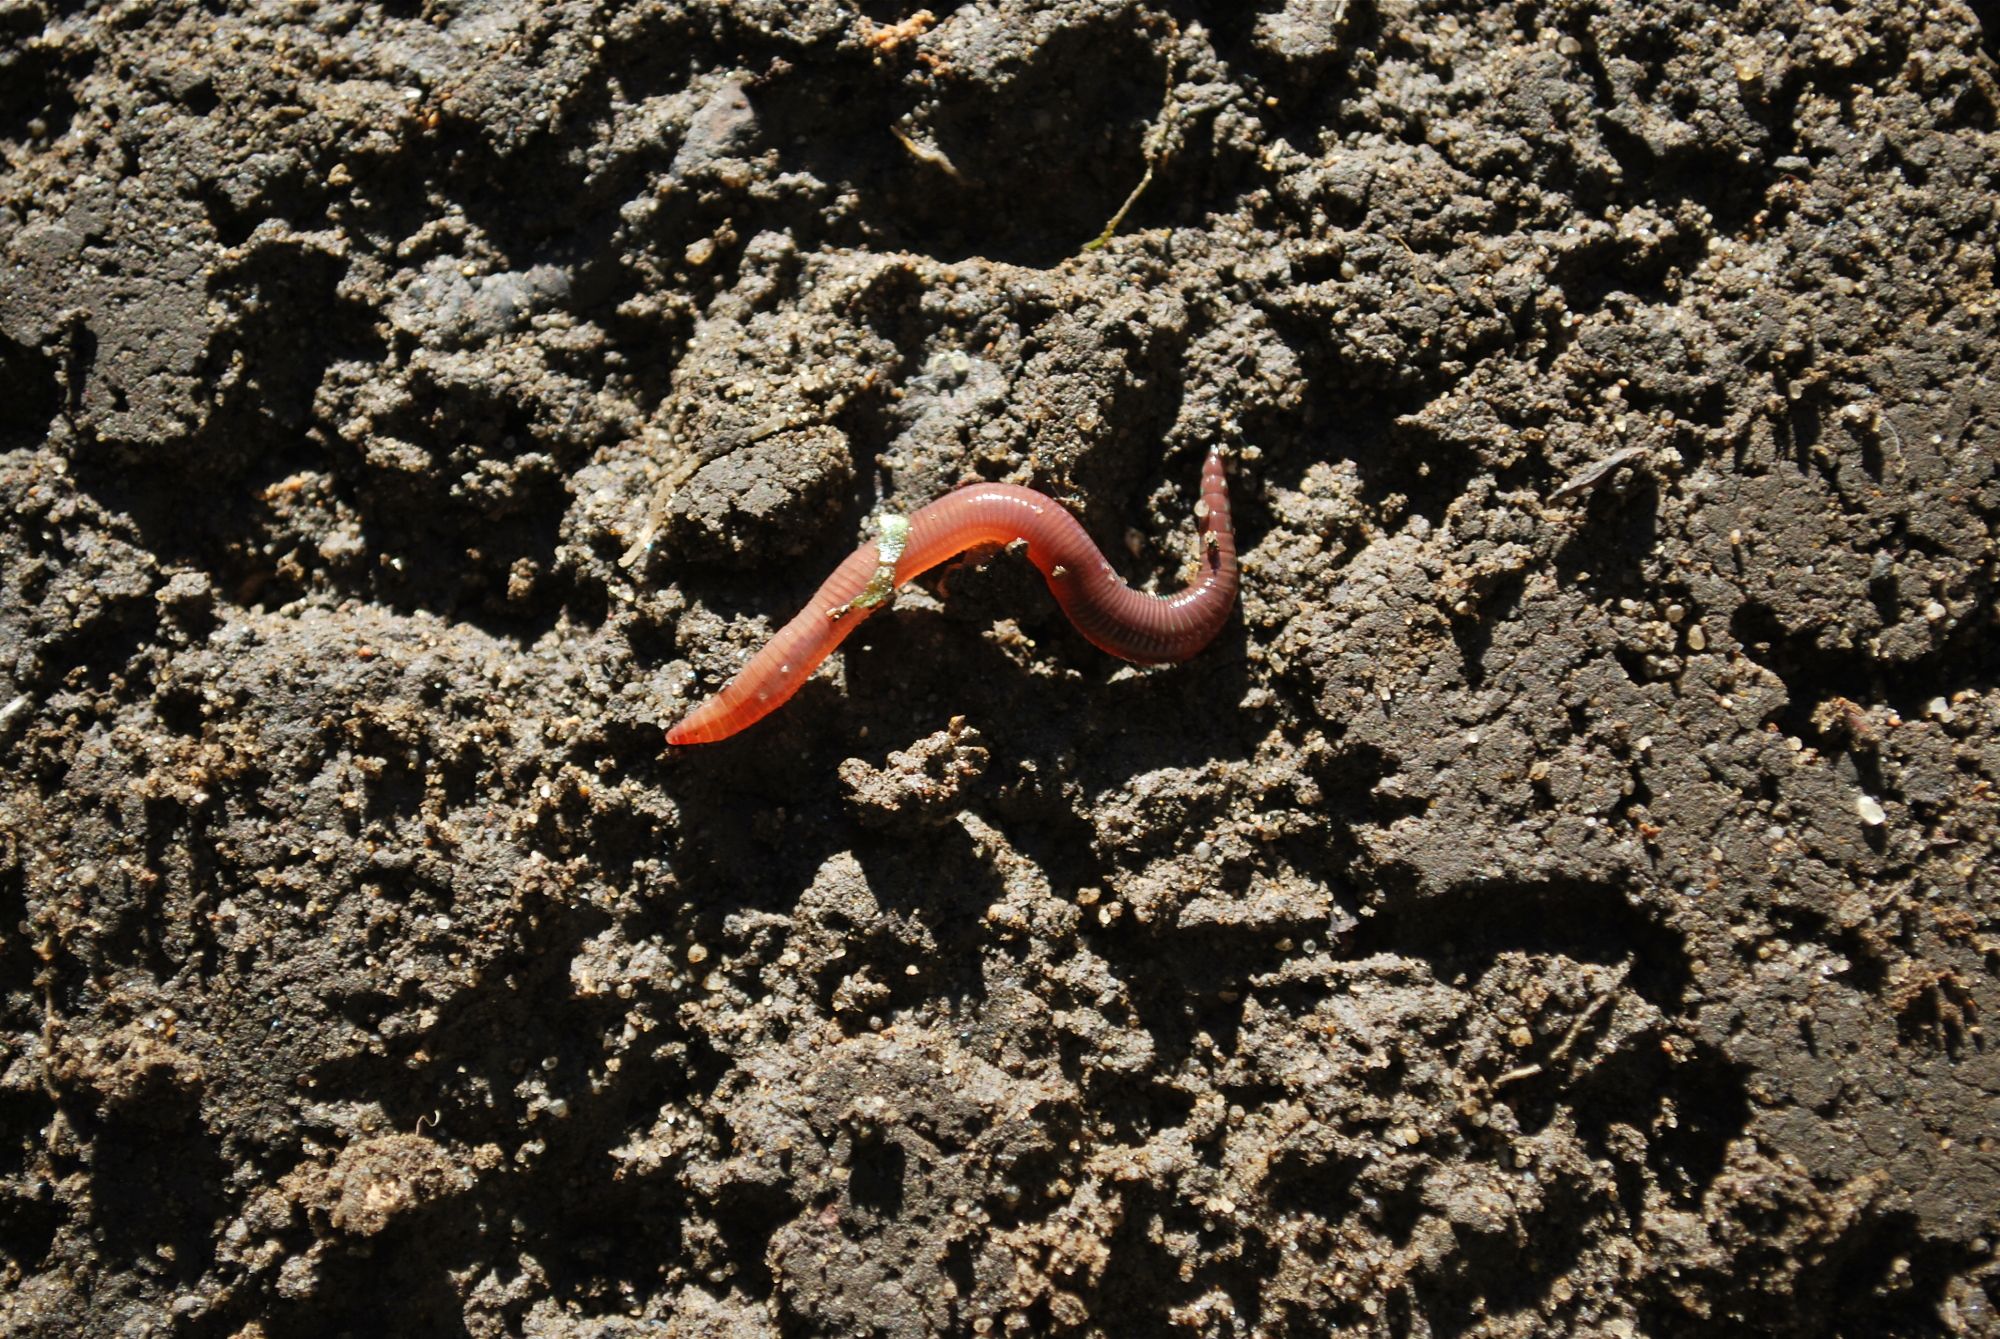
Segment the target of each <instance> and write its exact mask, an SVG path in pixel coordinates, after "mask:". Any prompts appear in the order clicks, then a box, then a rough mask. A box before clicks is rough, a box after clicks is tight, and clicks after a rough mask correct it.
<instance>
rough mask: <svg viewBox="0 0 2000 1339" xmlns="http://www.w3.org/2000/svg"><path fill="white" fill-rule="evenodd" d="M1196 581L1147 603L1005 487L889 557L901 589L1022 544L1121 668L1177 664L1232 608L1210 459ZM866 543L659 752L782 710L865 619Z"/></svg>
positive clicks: (1226, 535)
mask: <svg viewBox="0 0 2000 1339" xmlns="http://www.w3.org/2000/svg"><path fill="white" fill-rule="evenodd" d="M1195 515H1196V516H1197V518H1199V519H1200V521H1201V527H1202V563H1201V569H1202V570H1201V576H1200V577H1199V578H1198V579H1197V580H1196V581H1195V582H1194V583H1193V584H1192V585H1190V586H1189V587H1188V588H1187V589H1185V590H1182V591H1179V592H1177V593H1176V594H1173V595H1149V594H1147V593H1146V592H1145V591H1139V590H1134V589H1132V588H1131V587H1130V586H1128V585H1126V584H1125V583H1124V582H1123V581H1121V580H1120V579H1119V577H1118V573H1117V572H1115V571H1113V570H1112V567H1111V564H1110V563H1108V562H1106V561H1105V558H1104V554H1103V553H1102V552H1101V551H1100V550H1099V549H1098V547H1097V546H1096V545H1095V544H1093V543H1091V542H1090V536H1089V535H1088V534H1086V533H1084V529H1083V526H1081V525H1080V524H1078V523H1077V519H1076V517H1074V516H1072V515H1070V514H1069V512H1068V511H1067V510H1066V509H1065V508H1064V507H1063V505H1062V504H1061V503H1059V502H1057V501H1056V500H1055V499H1053V498H1051V497H1048V496H1046V495H1044V494H1041V493H1037V492H1036V491H1035V490H1033V489H1032V488H1019V487H1016V486H1015V485H1013V484H973V485H971V486H969V487H966V488H960V489H958V490H956V491H955V492H951V493H947V494H946V495H945V496H943V497H941V498H939V499H938V500H937V501H936V502H933V503H931V504H930V505H929V506H927V507H924V508H922V509H920V510H919V511H917V512H916V513H915V514H914V515H912V516H911V517H910V518H909V521H910V528H909V534H908V537H907V540H906V542H905V544H904V547H903V552H902V554H901V556H900V557H899V558H898V559H897V560H896V572H895V584H896V585H897V586H903V585H906V584H907V583H909V582H911V581H914V580H915V579H916V578H917V577H919V576H921V575H922V574H923V573H925V572H928V571H929V570H930V569H931V568H933V567H936V566H937V565H938V564H939V563H943V562H947V561H949V560H950V559H952V558H955V557H957V556H958V555H959V554H961V553H964V552H965V551H966V550H967V549H974V548H979V547H981V546H982V545H993V544H1011V543H1013V542H1014V541H1015V540H1017V539H1019V540H1026V541H1027V544H1028V561H1029V562H1032V563H1033V564H1034V565H1035V566H1036V567H1038V568H1040V569H1041V573H1042V576H1043V577H1045V578H1046V579H1047V580H1048V583H1049V589H1050V590H1051V591H1052V592H1054V594H1055V597H1056V603H1058V604H1060V605H1061V606H1062V608H1063V612H1064V613H1066V614H1068V615H1069V621H1070V622H1071V623H1074V624H1075V625H1076V630H1077V631H1078V632H1080V633H1082V634H1083V635H1084V636H1085V637H1087V638H1089V639H1090V641H1091V642H1093V643H1094V644H1096V645H1097V646H1099V647H1101V648H1102V649H1104V650H1106V651H1109V652H1110V653H1111V654H1112V655H1114V656H1118V657H1120V658H1121V659H1124V660H1133V661H1137V662H1139V663H1140V664H1143V665H1158V664H1164V663H1167V662H1169V661H1176V660H1186V659H1187V658H1188V657H1189V656H1191V655H1193V654H1195V652H1197V651H1199V650H1201V649H1202V648H1203V647H1204V646H1207V645H1208V644H1209V642H1211V641H1213V640H1214V638H1215V634H1216V633H1217V632H1219V631H1221V630H1222V625H1223V623H1225V622H1226V621H1227V620H1228V618H1229V611H1230V609H1231V608H1232V607H1233V606H1234V605H1235V603H1236V585H1237V572H1236V532H1235V530H1234V529H1233V528H1232V527H1231V525H1230V520H1229V489H1228V485H1227V483H1226V482H1225V481H1224V479H1223V473H1222V457H1221V456H1220V455H1218V454H1217V453H1215V452H1213V451H1211V452H1210V453H1209V455H1208V459H1207V460H1206V461H1204V462H1203V464H1202V469H1201V502H1200V504H1199V505H1198V506H1197V507H1196V508H1195ZM880 552H881V551H880V549H879V547H878V546H877V544H876V542H875V541H873V540H871V541H869V542H868V543H866V544H863V545H862V546H861V547H860V548H858V549H856V550H855V551H854V552H853V553H851V554H849V555H848V556H847V559H846V561H844V562H842V563H841V564H840V566H839V567H836V568H835V569H834V570H833V575H832V576H830V577H828V578H827V579H826V584H825V585H823V586H821V587H820V588H819V593H818V594H816V595H814V596H813V598H812V600H811V602H810V603H808V604H807V605H806V607H805V609H804V610H803V611H802V612H801V613H800V614H799V615H798V617H796V618H794V619H793V620H792V621H791V622H789V623H787V624H786V625H785V626H784V627H783V628H780V629H779V630H778V635H777V636H775V637H773V638H772V639H771V640H770V642H769V644H767V645H766V646H765V647H764V649H763V650H761V651H759V652H758V653H757V654H756V656H755V657H754V658H753V659H752V660H751V661H750V663H749V664H747V665H745V666H744V667H743V670H742V672H741V673H739V674H738V675H737V676H736V677H735V678H734V679H731V680H730V681H729V683H728V684H727V685H725V686H724V687H723V689H722V691H721V692H719V693H717V694H715V695H714V696H713V697H711V698H709V699H708V700H707V701H705V702H703V703H702V704H701V705H700V706H698V707H696V708H695V709H694V710H693V711H692V712H690V713H689V714H688V716H687V717H686V719H684V720H682V721H681V723H680V724H678V725H676V726H674V728H673V729H671V730H669V731H667V742H668V743H669V744H707V743H711V742H713V741H715V740H718V739H723V738H726V737H728V736H729V735H733V734H735V733H736V732H737V731H738V730H741V729H743V728H744V727H745V726H747V725H750V724H751V723H753V722H755V721H758V720H761V719H763V718H764V717H765V716H767V715H769V714H770V713H771V712H773V711H775V710H777V709H778V708H779V707H780V706H782V705H784V703H785V701H786V699H788V698H790V697H791V695H792V694H793V693H796V692H798V690H799V687H800V685H802V684H804V683H805V681H806V680H807V679H808V678H810V677H811V676H812V672H813V671H814V670H815V669H817V668H819V664H820V662H821V661H823V660H825V659H826V658H827V656H828V655H829V654H831V653H832V651H833V649H834V648H835V647H836V646H839V645H840V643H841V642H842V641H843V640H845V639H846V637H847V635H848V634H849V633H851V632H853V631H854V630H855V629H856V628H858V627H860V626H861V623H862V620H863V619H865V618H867V617H868V615H870V614H872V613H873V612H875V606H872V605H866V604H862V605H857V604H855V603H854V601H855V599H856V597H857V596H859V595H861V594H862V592H863V591H864V590H866V589H867V587H868V584H869V579H870V578H871V577H873V576H874V575H875V573H876V568H877V567H878V566H879V565H880V564H881V558H880Z"/></svg>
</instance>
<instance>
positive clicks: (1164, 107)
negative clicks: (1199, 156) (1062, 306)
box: [1083, 19, 1181, 251]
mask: <svg viewBox="0 0 2000 1339" xmlns="http://www.w3.org/2000/svg"><path fill="white" fill-rule="evenodd" d="M1167 24H1168V26H1169V27H1170V28H1171V29H1172V32H1173V37H1174V39H1175V40H1179V38H1180V35H1181V29H1180V25H1179V24H1178V23H1175V22H1174V21H1173V20H1172V19H1169V20H1167ZM1174 55H1175V53H1174V48H1173V47H1172V46H1169V47H1168V48H1167V90H1166V94H1165V96H1164V98H1163V99H1162V101H1161V105H1160V119H1159V120H1158V121H1156V122H1154V123H1153V128H1152V129H1150V130H1148V131H1147V132H1146V142H1145V145H1144V150H1143V151H1144V153H1145V155H1146V170H1145V171H1144V172H1142V173H1141V174H1140V175H1139V184H1138V185H1137V186H1134V187H1133V188H1132V193H1131V194H1130V195H1128V196H1126V197H1125V203H1124V204H1122V205H1120V206H1118V209H1117V212H1115V213H1114V214H1112V216H1111V221H1110V222H1108V223H1106V224H1105V225H1104V231H1103V232H1101V233H1099V234H1097V237H1096V238H1095V240H1093V241H1089V242H1085V243H1084V244H1083V249H1084V250H1085V251H1102V250H1103V249H1104V248H1105V247H1106V246H1107V245H1108V244H1109V243H1110V241H1111V237H1112V234H1114V233H1116V232H1117V231H1118V227H1119V225H1120V224H1122V223H1123V222H1125V216H1126V215H1127V214H1129V213H1131V212H1132V206H1133V205H1136V204H1138V203H1139V197H1140V196H1141V195H1144V194H1145V193H1146V188H1147V187H1148V186H1150V185H1152V184H1153V170H1154V169H1155V168H1157V167H1158V166H1159V165H1160V164H1161V163H1163V162H1165V161H1166V159H1167V155H1168V154H1170V153H1172V152H1173V149H1174V145H1173V143H1172V135H1171V132H1172V131H1173V129H1174V123H1175V120H1176V118H1177V115H1178V113H1179V110H1180V106H1179V104H1178V103H1176V102H1175V101H1174Z"/></svg>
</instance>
